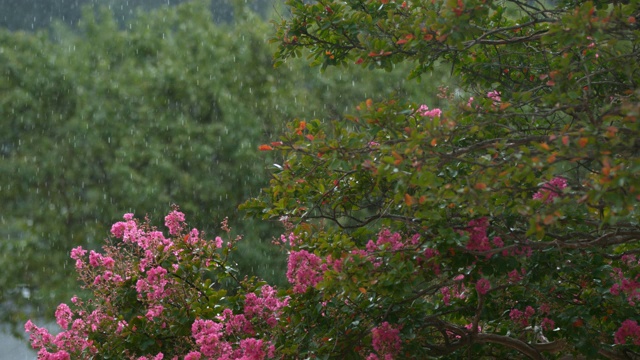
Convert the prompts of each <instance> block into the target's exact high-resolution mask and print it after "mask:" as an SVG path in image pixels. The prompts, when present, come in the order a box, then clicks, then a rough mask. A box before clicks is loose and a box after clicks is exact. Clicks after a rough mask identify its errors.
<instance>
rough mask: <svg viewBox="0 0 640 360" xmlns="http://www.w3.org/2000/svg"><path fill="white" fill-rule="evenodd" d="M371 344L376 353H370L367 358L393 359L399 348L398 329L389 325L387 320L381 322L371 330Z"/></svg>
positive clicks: (368, 359)
mask: <svg viewBox="0 0 640 360" xmlns="http://www.w3.org/2000/svg"><path fill="white" fill-rule="evenodd" d="M371 345H372V346H373V349H374V350H375V351H376V353H377V354H374V353H371V354H369V356H367V360H379V359H380V358H382V359H384V360H393V358H394V356H396V355H397V354H398V353H399V352H400V350H402V343H401V340H400V329H399V328H397V327H393V326H391V325H390V324H389V323H388V322H386V321H385V322H383V323H382V324H381V325H380V326H378V327H376V328H373V330H371Z"/></svg>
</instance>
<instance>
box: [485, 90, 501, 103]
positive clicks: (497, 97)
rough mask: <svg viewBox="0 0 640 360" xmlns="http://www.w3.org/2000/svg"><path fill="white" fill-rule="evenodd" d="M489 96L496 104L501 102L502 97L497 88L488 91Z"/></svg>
mask: <svg viewBox="0 0 640 360" xmlns="http://www.w3.org/2000/svg"><path fill="white" fill-rule="evenodd" d="M487 97H488V98H489V99H491V100H493V103H494V105H495V104H496V103H499V102H500V101H501V100H502V99H501V98H500V92H498V91H497V90H493V91H489V92H488V93H487Z"/></svg>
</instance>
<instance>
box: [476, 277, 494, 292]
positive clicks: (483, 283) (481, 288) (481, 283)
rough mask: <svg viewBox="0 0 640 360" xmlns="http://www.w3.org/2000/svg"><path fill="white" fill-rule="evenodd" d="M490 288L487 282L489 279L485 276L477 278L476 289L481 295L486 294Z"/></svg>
mask: <svg viewBox="0 0 640 360" xmlns="http://www.w3.org/2000/svg"><path fill="white" fill-rule="evenodd" d="M490 289H491V283H490V282H489V280H487V279H485V278H482V279H480V280H478V282H477V283H476V290H477V291H478V293H479V294H481V295H484V294H486V293H487V292H488V291H489V290H490Z"/></svg>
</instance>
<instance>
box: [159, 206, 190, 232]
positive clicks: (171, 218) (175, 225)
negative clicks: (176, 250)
mask: <svg viewBox="0 0 640 360" xmlns="http://www.w3.org/2000/svg"><path fill="white" fill-rule="evenodd" d="M164 225H165V226H166V227H167V228H169V234H171V235H178V234H179V233H180V231H182V229H183V228H184V226H185V224H184V214H183V213H181V212H180V211H177V210H173V211H172V212H170V213H169V215H167V216H165V217H164Z"/></svg>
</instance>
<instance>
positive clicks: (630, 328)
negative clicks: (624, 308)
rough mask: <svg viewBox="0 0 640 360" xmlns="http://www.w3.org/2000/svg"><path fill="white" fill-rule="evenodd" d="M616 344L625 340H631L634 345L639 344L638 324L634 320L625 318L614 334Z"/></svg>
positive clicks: (639, 327) (639, 326)
mask: <svg viewBox="0 0 640 360" xmlns="http://www.w3.org/2000/svg"><path fill="white" fill-rule="evenodd" d="M614 340H615V343H616V344H626V343H627V340H630V341H632V342H633V344H634V345H640V325H638V322H637V321H635V320H631V319H627V320H625V321H623V322H622V325H621V326H620V328H618V330H617V331H616V333H615V335H614Z"/></svg>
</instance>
